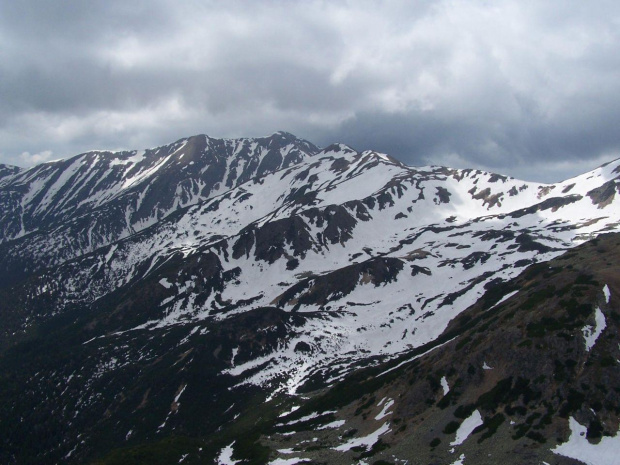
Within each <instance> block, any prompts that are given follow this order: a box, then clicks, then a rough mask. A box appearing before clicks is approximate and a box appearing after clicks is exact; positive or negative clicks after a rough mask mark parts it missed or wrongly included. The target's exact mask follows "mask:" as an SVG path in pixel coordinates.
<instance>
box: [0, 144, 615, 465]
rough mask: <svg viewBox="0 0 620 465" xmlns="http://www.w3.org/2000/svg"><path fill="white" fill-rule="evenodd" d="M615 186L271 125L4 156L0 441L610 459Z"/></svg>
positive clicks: (289, 457) (66, 459) (399, 457)
mask: <svg viewBox="0 0 620 465" xmlns="http://www.w3.org/2000/svg"><path fill="white" fill-rule="evenodd" d="M618 195H620V160H614V161H612V162H610V163H607V164H606V165H603V166H601V167H599V168H597V169H595V170H593V171H591V172H589V173H585V174H583V175H581V176H577V177H575V178H573V179H569V180H565V181H562V182H558V183H556V184H540V183H533V182H527V181H522V180H517V179H514V178H511V177H509V176H503V175H500V174H496V173H489V172H484V171H481V170H475V169H452V168H447V167H440V166H425V167H409V166H406V165H405V164H403V163H401V162H399V161H398V160H396V159H394V158H392V157H390V156H388V155H385V154H381V153H377V152H374V151H364V152H358V151H356V150H354V149H352V148H350V147H347V146H345V145H343V144H334V145H331V146H329V147H326V148H319V147H316V146H315V145H313V144H312V143H310V142H308V141H304V140H301V139H298V138H296V137H295V136H293V135H291V134H288V133H284V132H278V133H275V134H273V135H271V136H269V137H265V138H255V139H213V138H210V137H208V136H204V135H199V136H193V137H190V138H187V139H181V140H179V141H177V142H175V143H173V144H170V145H167V146H163V147H158V148H155V149H150V150H145V151H125V152H116V153H112V152H103V151H93V152H88V153H84V154H81V155H77V156H75V157H72V158H69V159H66V160H60V161H55V162H48V163H44V164H41V165H38V166H35V167H32V168H29V169H20V168H17V167H12V166H5V165H0V205H1V208H0V315H1V316H2V319H3V325H2V328H1V330H0V400H1V402H0V461H1V462H2V463H7V464H9V463H37V464H38V463H101V464H120V463H153V464H154V463H188V464H189V463H209V464H211V463H216V464H217V463H219V464H229V463H256V464H259V463H272V464H274V465H281V464H294V463H315V464H319V463H326V464H332V463H334V464H338V463H342V464H349V463H360V464H362V463H364V464H377V465H381V464H386V463H387V464H405V463H408V464H417V463H420V464H422V463H424V464H429V463H438V464H443V463H445V464H454V465H456V464H461V465H463V464H468V463H477V464H483V463H498V462H499V461H503V462H506V463H515V464H517V463H549V464H556V463H557V464H575V463H615V462H614V461H613V460H615V457H614V456H613V453H609V451H610V450H611V451H613V449H614V447H615V448H616V450H617V448H618V447H620V436H618V437H617V436H616V435H617V432H618V429H619V426H620V425H619V420H620V407H619V405H620V403H619V402H618V399H619V398H618V395H619V393H620V372H619V370H618V364H619V363H620V361H619V360H620V344H619V343H620V339H619V337H618V324H619V323H620V308H619V304H618V299H617V297H616V296H617V295H618V292H620V271H619V269H618V265H617V264H618V257H619V254H620V236H619V235H618V232H619V231H620V208H619V203H618V202H619V200H618ZM580 433H583V434H580ZM588 454H590V455H588ZM605 454H609V455H605ZM591 457H595V458H596V460H599V461H598V462H595V461H592V458H591ZM600 457H609V458H608V459H601V458H600ZM601 460H608V461H607V462H604V461H601Z"/></svg>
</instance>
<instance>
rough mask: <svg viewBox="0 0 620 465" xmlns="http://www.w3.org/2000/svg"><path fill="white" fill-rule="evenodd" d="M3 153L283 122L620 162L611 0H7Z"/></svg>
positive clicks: (494, 156) (1, 159) (497, 152)
mask: <svg viewBox="0 0 620 465" xmlns="http://www.w3.org/2000/svg"><path fill="white" fill-rule="evenodd" d="M0 43H1V44H2V47H1V48H0V58H1V59H0V76H2V78H1V79H0V102H2V103H1V104H0V163H8V164H15V165H18V166H28V165H31V164H34V163H39V162H41V161H45V160H47V159H52V158H65V157H68V156H72V155H75V154H78V153H81V152H84V151H87V150H90V149H109V150H116V149H123V148H124V149H142V148H148V147H154V146H157V145H162V144H166V143H170V142H173V141H175V140H178V139H180V138H182V137H186V136H190V135H193V134H200V133H206V134H209V135H210V136H212V137H254V136H262V135H267V134H271V133H273V132H275V131H278V130H284V131H288V132H291V133H293V134H295V135H297V136H298V137H302V138H305V139H308V140H310V141H311V142H313V143H315V144H317V145H320V146H326V145H329V144H330V143H333V142H342V143H345V144H347V145H350V146H352V147H354V148H356V149H358V150H365V149H374V150H378V151H382V152H386V153H389V154H390V155H392V156H395V157H396V158H399V159H400V160H402V161H403V162H405V163H408V164H410V165H423V164H444V165H449V166H456V167H465V166H468V167H474V168H483V169H489V170H493V171H497V172H501V173H505V174H510V175H513V176H517V177H521V178H524V179H530V180H540V181H558V180H560V179H563V178H566V177H569V176H572V175H575V174H578V173H580V172H583V171H586V170H588V169H592V168H594V167H596V166H598V165H599V164H601V163H604V162H606V161H609V160H611V159H614V158H617V157H618V156H620V131H618V130H617V128H618V123H620V54H619V53H618V50H620V4H618V3H617V2H613V1H595V2H581V1H577V0H568V1H561V2H560V1H548V2H539V1H516V0H499V1H493V2H490V1H482V0H480V1H470V2H457V1H450V0H442V1H413V2H412V1H365V0H361V1H356V2H352V1H344V0H343V1H330V2H328V1H319V0H308V1H301V0H297V1H296V0H289V1H284V0H269V1H263V2H252V1H249V0H248V1H231V2H216V1H177V2H173V1H171V0H155V1H148V2H147V1H144V0H142V1H134V2H121V1H119V0H108V1H105V2H103V1H100V0H93V1H89V2H82V1H78V0H65V1H60V2H48V1H45V0H36V1H35V0H24V1H20V2H14V1H11V0H0Z"/></svg>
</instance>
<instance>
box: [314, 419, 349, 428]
mask: <svg viewBox="0 0 620 465" xmlns="http://www.w3.org/2000/svg"><path fill="white" fill-rule="evenodd" d="M344 424H345V421H344V420H336V421H332V422H331V423H328V424H326V425H323V426H319V427H317V428H316V429H317V431H318V430H321V429H334V428H340V427H341V426H343V425H344Z"/></svg>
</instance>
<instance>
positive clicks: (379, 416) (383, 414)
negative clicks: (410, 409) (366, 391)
mask: <svg viewBox="0 0 620 465" xmlns="http://www.w3.org/2000/svg"><path fill="white" fill-rule="evenodd" d="M384 399H385V398H384ZM381 403H382V402H379V405H378V406H379V407H380V406H381ZM392 405H394V399H388V401H387V402H386V403H385V405H384V406H383V410H381V412H379V413H378V414H377V416H376V417H375V420H382V419H384V418H385V417H387V416H388V415H391V414H392V412H388V410H389V409H390V407H391V406H392Z"/></svg>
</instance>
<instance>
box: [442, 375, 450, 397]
mask: <svg viewBox="0 0 620 465" xmlns="http://www.w3.org/2000/svg"><path fill="white" fill-rule="evenodd" d="M441 387H442V388H443V395H444V396H447V395H448V393H449V392H450V385H449V384H448V380H447V379H446V377H445V376H444V377H442V378H441Z"/></svg>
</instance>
